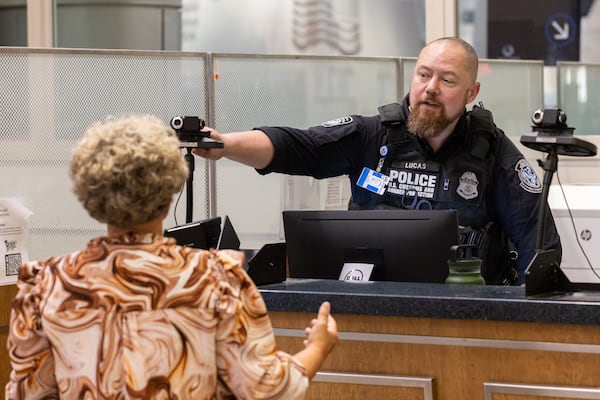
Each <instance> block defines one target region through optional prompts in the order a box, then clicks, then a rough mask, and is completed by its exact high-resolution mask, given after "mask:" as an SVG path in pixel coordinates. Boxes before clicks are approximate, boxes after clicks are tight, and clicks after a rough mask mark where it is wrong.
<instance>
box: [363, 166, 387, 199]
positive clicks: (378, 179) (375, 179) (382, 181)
mask: <svg viewBox="0 0 600 400" xmlns="http://www.w3.org/2000/svg"><path fill="white" fill-rule="evenodd" d="M389 180H390V177H389V176H387V175H384V174H382V173H381V172H377V171H373V170H372V169H371V168H367V167H364V168H363V170H362V172H361V173H360V176H359V177H358V181H357V182H356V184H357V185H358V186H360V187H361V188H363V189H367V190H368V191H370V192H373V193H377V194H378V195H382V194H384V193H385V187H386V186H387V183H388V181H389Z"/></svg>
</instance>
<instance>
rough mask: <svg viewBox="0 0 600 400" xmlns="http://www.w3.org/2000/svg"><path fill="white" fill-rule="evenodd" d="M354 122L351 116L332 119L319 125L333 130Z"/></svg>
mask: <svg viewBox="0 0 600 400" xmlns="http://www.w3.org/2000/svg"><path fill="white" fill-rule="evenodd" d="M352 121H354V120H353V119H352V117H351V116H349V115H348V116H346V117H341V118H336V119H332V120H329V121H326V122H323V123H322V124H321V126H322V127H325V128H333V127H334V126H340V125H346V124H349V123H351V122H352Z"/></svg>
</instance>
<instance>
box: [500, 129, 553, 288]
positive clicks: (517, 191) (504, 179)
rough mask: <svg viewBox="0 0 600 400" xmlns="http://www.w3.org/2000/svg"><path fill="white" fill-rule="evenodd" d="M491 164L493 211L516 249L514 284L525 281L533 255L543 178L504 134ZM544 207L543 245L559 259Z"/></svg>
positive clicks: (550, 214) (549, 215)
mask: <svg viewBox="0 0 600 400" xmlns="http://www.w3.org/2000/svg"><path fill="white" fill-rule="evenodd" d="M496 160H497V162H496V166H495V168H494V184H493V187H494V194H493V196H494V200H495V212H496V217H497V218H498V220H499V222H500V224H501V226H502V227H503V229H504V231H505V232H506V234H507V235H508V237H509V239H510V241H511V242H512V244H513V245H514V246H515V248H516V250H517V252H518V259H517V272H518V278H517V282H516V283H517V284H522V283H524V282H525V270H526V268H527V266H528V265H529V263H530V261H531V259H532V258H533V256H534V255H535V252H536V250H537V249H536V245H537V234H538V220H539V212H540V207H542V200H543V196H542V178H543V177H540V176H538V175H537V174H536V172H535V170H534V169H533V168H532V166H531V164H530V163H529V162H528V161H527V160H526V159H525V157H524V156H523V154H522V153H521V152H520V151H519V150H518V149H517V147H516V146H515V145H514V144H513V143H512V142H511V141H510V139H508V138H507V137H506V136H504V135H501V137H500V140H499V141H498V147H497V149H496ZM544 206H545V207H546V223H545V232H544V246H543V247H544V249H555V250H556V251H557V256H558V257H559V259H560V255H561V245H560V238H559V236H558V232H557V230H556V226H555V224H554V219H553V217H552V213H551V211H550V209H549V207H548V206H547V204H544Z"/></svg>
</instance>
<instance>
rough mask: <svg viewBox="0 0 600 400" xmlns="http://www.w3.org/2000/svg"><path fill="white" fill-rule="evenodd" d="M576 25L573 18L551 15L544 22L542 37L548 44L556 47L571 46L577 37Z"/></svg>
mask: <svg viewBox="0 0 600 400" xmlns="http://www.w3.org/2000/svg"><path fill="white" fill-rule="evenodd" d="M578 20H579V18H578ZM577 25H578V23H576V22H575V19H574V18H573V16H571V15H569V14H567V13H562V12H561V13H556V14H552V15H551V16H550V17H549V18H548V19H547V20H546V26H545V27H544V35H545V36H546V40H547V41H548V43H550V44H553V45H554V46H556V47H565V46H568V45H570V44H572V43H573V41H574V40H575V38H576V37H577V36H578V32H577Z"/></svg>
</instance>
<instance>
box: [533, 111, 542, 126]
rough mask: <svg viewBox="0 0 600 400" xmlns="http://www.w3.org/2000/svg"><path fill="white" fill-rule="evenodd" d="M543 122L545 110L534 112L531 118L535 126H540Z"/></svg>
mask: <svg viewBox="0 0 600 400" xmlns="http://www.w3.org/2000/svg"><path fill="white" fill-rule="evenodd" d="M543 120H544V111H543V110H535V111H534V112H533V115H532V116H531V121H532V122H533V123H534V124H536V125H539V124H541V123H542V121H543Z"/></svg>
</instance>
